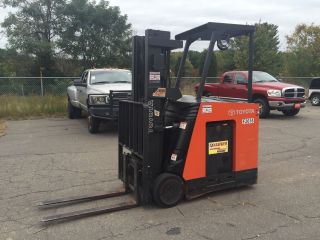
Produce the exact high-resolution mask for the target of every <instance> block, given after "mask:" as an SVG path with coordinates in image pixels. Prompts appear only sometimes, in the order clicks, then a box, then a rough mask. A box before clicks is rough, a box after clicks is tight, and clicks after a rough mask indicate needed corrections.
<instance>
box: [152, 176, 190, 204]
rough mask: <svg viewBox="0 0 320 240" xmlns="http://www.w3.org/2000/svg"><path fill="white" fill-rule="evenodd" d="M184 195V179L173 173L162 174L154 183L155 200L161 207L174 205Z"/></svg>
mask: <svg viewBox="0 0 320 240" xmlns="http://www.w3.org/2000/svg"><path fill="white" fill-rule="evenodd" d="M183 195H184V189H183V180H182V179H181V177H179V176H177V175H174V174H171V173H162V174H160V175H159V176H158V177H157V178H156V180H155V181H154V184H153V200H154V201H155V203H156V204H157V205H158V206H160V207H165V208H169V207H173V206H175V205H177V204H178V203H179V201H180V200H181V199H182V197H183Z"/></svg>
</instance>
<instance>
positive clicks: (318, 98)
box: [310, 94, 320, 106]
mask: <svg viewBox="0 0 320 240" xmlns="http://www.w3.org/2000/svg"><path fill="white" fill-rule="evenodd" d="M310 102H311V104H312V105H313V106H319V105H320V94H313V95H312V96H311V98H310Z"/></svg>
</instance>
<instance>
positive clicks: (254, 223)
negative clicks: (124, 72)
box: [0, 106, 320, 240]
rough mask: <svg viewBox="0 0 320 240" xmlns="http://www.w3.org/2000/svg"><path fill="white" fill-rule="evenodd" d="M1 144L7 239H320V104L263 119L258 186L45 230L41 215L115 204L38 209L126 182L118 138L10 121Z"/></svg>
mask: <svg viewBox="0 0 320 240" xmlns="http://www.w3.org/2000/svg"><path fill="white" fill-rule="evenodd" d="M6 132H7V134H6V135H5V136H4V137H1V138H0V166H1V167H0V193H1V195H0V239H1V240H2V239H4V240H16V239H32V240H37V239H39V240H42V239H44V240H47V239H48V240H49V239H50V240H51V239H64V240H68V239H70V240H71V239H72V240H73V239H74V240H79V239H90V240H106V239H140V240H144V239H153V240H157V239H204V240H212V239H224V240H226V239H232V240H233V239H240V240H249V239H264V240H267V239H285V240H287V239H290V240H295V239H299V240H301V239H308V240H309V239H315V240H316V239H319V238H320V191H319V186H320V171H319V169H320V158H319V156H320V144H319V142H320V107H311V106H308V107H307V108H305V109H303V110H302V111H301V114H299V115H298V116H296V117H293V118H290V117H284V116H283V115H281V114H278V113H276V114H273V115H271V117H270V118H269V119H264V120H261V121H260V149H259V162H260V163H259V179H258V181H259V182H258V184H257V185H255V186H253V187H246V188H241V189H236V190H228V191H223V192H219V193H213V194H210V195H207V196H204V197H202V198H199V199H196V200H193V201H189V202H183V203H181V204H179V205H178V206H177V207H174V208H170V209H159V208H157V207H155V206H150V207H139V208H135V209H131V210H127V211H123V212H117V213H113V214H104V215H100V216H95V217H90V218H86V219H81V220H77V221H72V222H64V223H60V224H55V225H49V226H44V225H41V224H39V221H40V219H41V218H42V217H44V216H48V215H52V214H57V213H63V212H66V211H71V210H79V209H82V208H87V207H97V206H103V205H109V204H112V203H113V202H116V201H119V200H120V199H121V200H123V198H124V197H120V199H109V200H100V201H95V202H91V203H82V204H80V205H76V206H66V207H63V208H60V209H47V210H39V209H38V208H37V207H36V205H37V204H38V203H39V202H40V201H41V200H45V199H52V198H59V197H63V196H72V195H83V194H97V193H103V192H106V191H108V190H112V189H115V188H117V187H118V186H120V185H121V184H120V182H118V180H117V132H116V130H115V129H114V128H112V126H105V128H104V131H103V133H101V134H97V135H90V134H89V133H88V132H87V129H86V121H85V119H79V120H69V119H40V120H26V121H9V122H7V130H6Z"/></svg>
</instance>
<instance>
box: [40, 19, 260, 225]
mask: <svg viewBox="0 0 320 240" xmlns="http://www.w3.org/2000/svg"><path fill="white" fill-rule="evenodd" d="M254 31H255V27H254V26H250V25H237V24H225V23H213V22H209V23H207V24H204V25H201V26H199V27H196V28H193V29H191V30H188V31H186V32H183V33H180V34H178V35H176V36H175V40H172V39H171V38H170V32H167V31H159V30H146V31H145V36H134V37H133V67H132V68H133V69H132V71H133V81H132V90H133V91H132V99H131V100H127V101H121V102H120V104H119V138H118V139H119V140H118V141H119V142H118V166H119V170H118V177H119V179H120V180H121V181H122V183H123V187H121V190H117V191H114V192H109V193H105V194H99V195H92V196H81V197H69V198H62V199H56V200H48V201H44V202H42V203H40V207H41V208H45V207H52V206H60V205H64V204H73V203H79V202H84V201H91V200H99V199H105V198H110V197H118V196H122V195H125V194H129V195H130V199H129V201H126V202H121V203H119V204H116V205H114V206H106V207H99V208H93V209H84V210H80V211H76V212H69V213H63V214H59V215H54V216H49V217H46V218H44V219H43V220H42V221H43V223H52V222H56V221H66V220H71V219H76V218H81V217H86V216H92V215H97V214H101V213H109V212H115V211H120V210H125V209H130V208H134V207H137V206H141V205H142V206H143V205H148V204H152V203H156V204H157V205H158V206H160V207H173V206H175V205H176V204H178V203H179V202H180V201H181V200H182V199H193V198H196V197H199V196H201V195H204V194H207V193H210V192H214V191H218V190H223V189H229V188H234V187H239V186H244V185H252V184H255V183H256V182H257V163H258V127H259V126H258V124H259V109H258V106H257V105H256V104H253V103H251V100H252V96H251V95H252V94H251V93H252V68H253V67H252V66H253V34H254ZM240 36H248V37H249V41H248V42H249V56H248V63H249V64H248V65H249V66H248V69H249V70H248V71H249V81H248V92H249V94H248V102H227V101H226V100H221V99H218V98H207V97H203V89H204V84H205V81H206V78H207V75H208V68H209V65H210V62H211V57H212V52H213V50H214V47H215V44H216V43H217V47H218V49H220V50H225V49H227V43H228V41H229V39H230V38H234V37H240ZM183 41H185V46H184V52H183V55H182V58H181V61H180V67H179V70H178V73H177V78H176V81H172V79H170V51H171V50H174V49H179V48H182V47H183ZM195 41H209V47H208V51H207V55H206V58H205V62H204V66H203V71H202V76H201V81H200V83H199V88H198V91H197V94H196V96H182V94H181V90H180V85H181V79H182V77H183V72H184V65H185V62H186V59H187V56H188V51H189V48H190V46H191V44H192V43H194V42H195Z"/></svg>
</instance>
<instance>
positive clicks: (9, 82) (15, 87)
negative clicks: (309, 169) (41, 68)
mask: <svg viewBox="0 0 320 240" xmlns="http://www.w3.org/2000/svg"><path fill="white" fill-rule="evenodd" d="M78 78H79V77H43V78H41V77H0V95H12V96H31V95H32V96H45V95H61V96H62V95H66V91H67V87H68V86H70V85H71V84H72V83H73V80H74V79H78ZM279 79H281V81H283V82H286V83H292V84H296V85H299V86H303V87H304V88H306V90H308V88H309V85H310V82H311V79H312V77H280V78H279ZM175 81H176V78H171V85H174V84H175ZM199 81H200V77H183V78H182V79H181V89H182V92H183V93H184V94H192V93H194V86H195V85H196V84H197V83H199ZM218 81H219V78H218V77H208V78H207V82H208V83H209V82H210V83H214V82H218Z"/></svg>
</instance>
